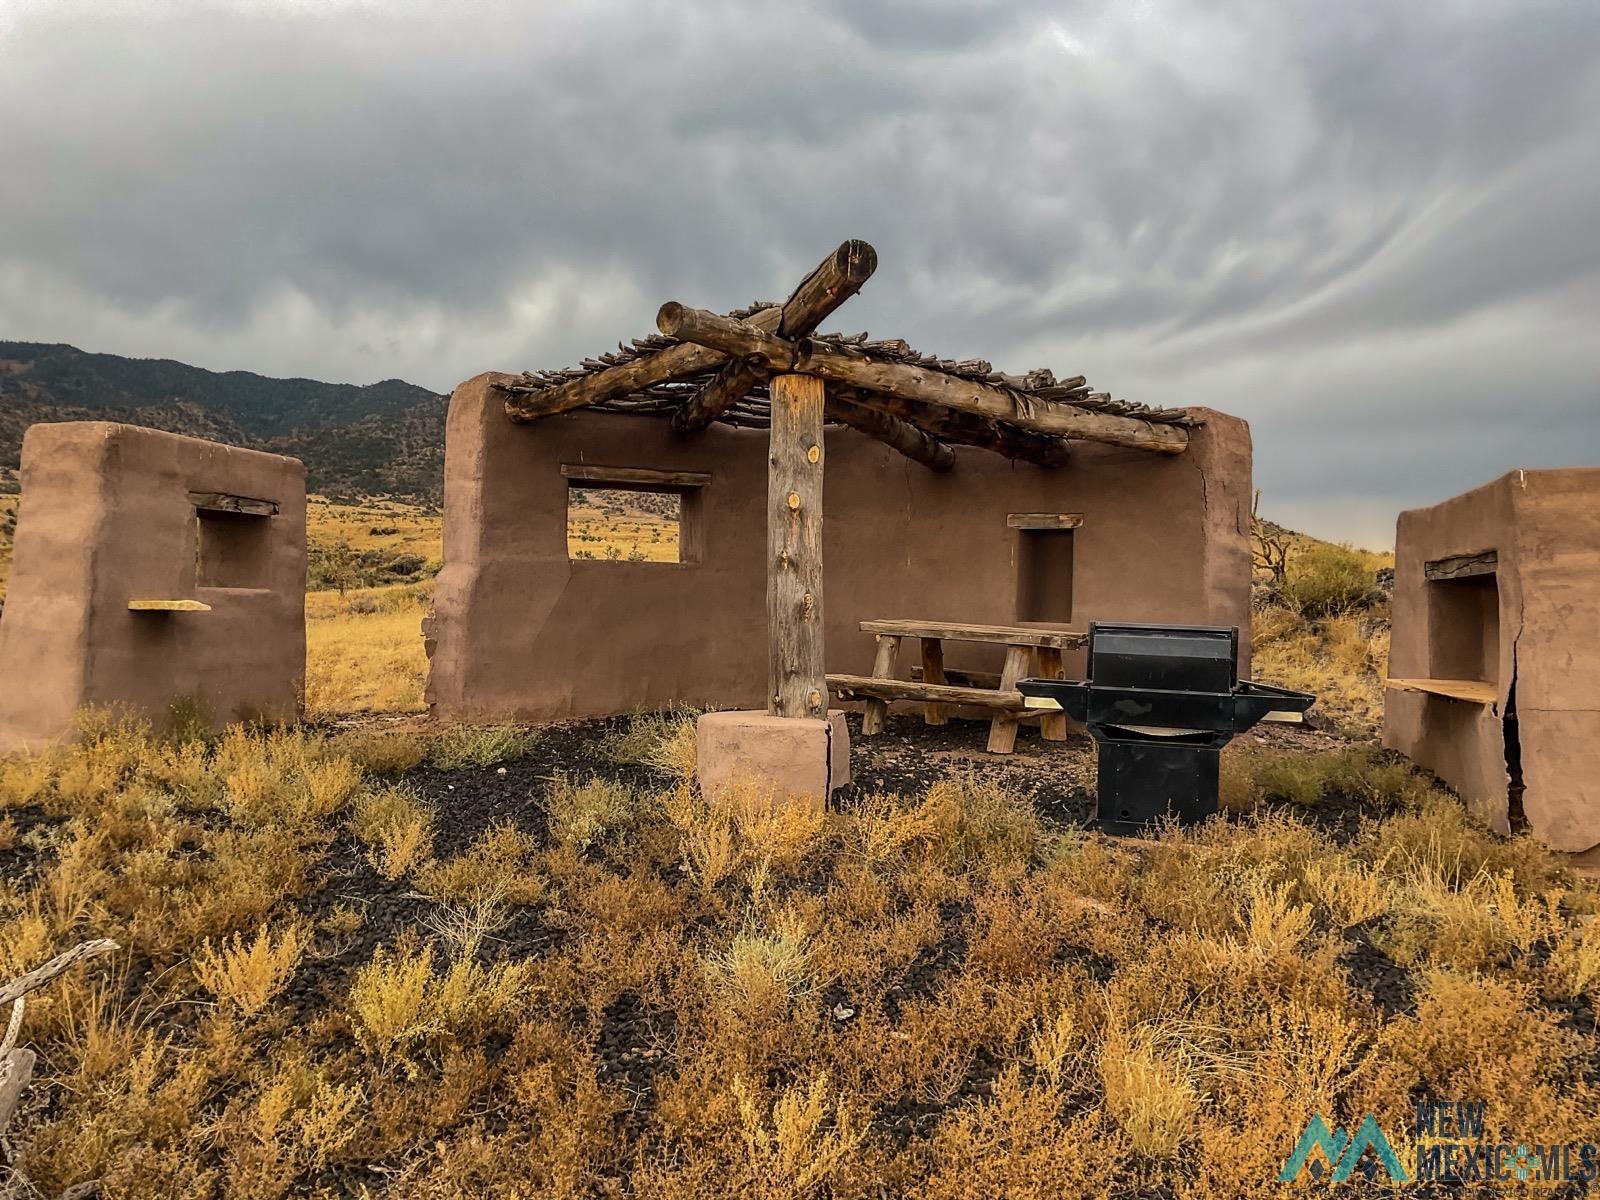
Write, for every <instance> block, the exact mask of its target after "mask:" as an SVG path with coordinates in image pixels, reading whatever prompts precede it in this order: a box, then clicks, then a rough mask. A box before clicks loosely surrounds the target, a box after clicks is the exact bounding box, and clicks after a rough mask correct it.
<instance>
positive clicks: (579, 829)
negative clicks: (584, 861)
mask: <svg viewBox="0 0 1600 1200" xmlns="http://www.w3.org/2000/svg"><path fill="white" fill-rule="evenodd" d="M545 813H546V815H548V817H549V818H550V839H551V840H552V841H554V842H556V843H557V844H559V845H562V846H566V847H568V848H569V849H573V850H579V851H584V850H591V849H596V848H598V847H600V846H603V845H606V844H616V843H620V842H622V841H624V840H625V839H626V837H627V835H628V834H629V832H630V831H631V829H632V827H633V824H634V822H635V820H636V819H637V817H638V815H639V797H638V795H637V794H636V793H635V792H634V790H633V789H632V788H630V787H628V786H627V784H623V783H617V782H615V781H613V780H609V779H599V778H595V779H590V780H588V781H586V782H584V783H577V784H575V783H573V782H572V781H571V780H570V779H568V778H567V777H566V776H565V775H559V776H557V777H556V779H555V780H554V781H553V782H552V783H551V785H550V791H549V793H548V794H547V795H546V796H545Z"/></svg>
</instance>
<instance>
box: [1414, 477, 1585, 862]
mask: <svg viewBox="0 0 1600 1200" xmlns="http://www.w3.org/2000/svg"><path fill="white" fill-rule="evenodd" d="M1486 550H1493V551H1495V553H1496V555H1497V559H1498V561H1497V564H1496V569H1495V574H1494V581H1495V591H1496V592H1497V604H1495V606H1494V607H1495V608H1496V609H1497V613H1498V634H1497V637H1496V638H1495V643H1496V653H1494V654H1493V655H1492V658H1491V661H1492V662H1493V663H1494V678H1493V680H1492V682H1493V683H1494V684H1495V687H1496V700H1495V702H1494V703H1493V704H1483V705H1479V704H1473V703H1470V702H1466V701H1460V700H1451V699H1446V698H1444V697H1439V696H1433V695H1424V694H1420V693H1411V692H1402V691H1399V690H1396V689H1390V690H1389V691H1388V692H1387V693H1386V697H1385V703H1384V744H1385V745H1386V746H1390V747H1392V748H1394V749H1396V750H1399V751H1401V752H1402V753H1404V754H1407V755H1409V756H1410V757H1411V758H1413V759H1414V760H1415V761H1417V762H1419V763H1421V764H1422V765H1424V766H1426V767H1428V768H1430V769H1432V770H1433V771H1434V772H1436V773H1437V774H1438V775H1439V776H1440V777H1441V778H1442V779H1444V780H1445V781H1446V782H1447V783H1449V784H1450V785H1451V786H1452V787H1454V788H1455V789H1456V790H1457V791H1458V792H1459V793H1460V794H1461V796H1462V798H1463V799H1464V800H1466V801H1467V802H1468V803H1469V804H1471V805H1472V806H1473V808H1474V809H1475V810H1476V811H1478V812H1479V813H1480V814H1482V815H1483V816H1484V818H1485V819H1486V820H1488V821H1489V822H1490V823H1491V824H1492V825H1493V826H1494V827H1495V828H1497V829H1499V830H1501V831H1502V832H1505V831H1506V830H1507V829H1508V828H1509V813H1508V803H1507V788H1508V785H1509V782H1510V777H1509V773H1508V770H1507V765H1506V745H1505V730H1506V726H1505V717H1506V715H1507V713H1508V712H1509V711H1511V707H1512V704H1513V702H1514V704H1515V713H1516V717H1517V720H1516V725H1515V730H1516V735H1517V741H1518V743H1519V746H1520V762H1521V770H1522V781H1523V786H1524V789H1525V790H1524V793H1523V797H1522V807H1523V813H1524V815H1525V816H1526V818H1527V822H1528V826H1529V828H1530V829H1531V830H1532V831H1533V832H1534V833H1535V834H1536V835H1537V836H1538V837H1539V838H1540V839H1541V840H1543V841H1544V842H1546V843H1547V844H1548V845H1550V846H1551V847H1553V848H1555V849H1557V850H1565V851H1572V852H1577V851H1582V850H1587V849H1589V848H1590V847H1593V846H1595V845H1596V844H1600V469H1572V470H1554V471H1513V472H1511V473H1510V474H1507V475H1505V476H1502V477H1501V478H1500V479H1497V480H1495V481H1494V482H1493V483H1490V484H1487V485H1485V486H1483V487H1480V488H1476V489H1474V490H1473V491H1470V492H1466V493H1464V494H1462V495H1460V496H1457V497H1454V498H1453V499H1450V500H1446V501H1445V502H1443V503H1442V504H1436V505H1433V506H1432V507H1430V508H1421V509H1413V510H1411V511H1408V512H1404V513H1401V514H1400V518H1399V522H1398V525H1397V527H1396V535H1395V590H1394V627H1393V635H1392V641H1391V645H1390V664H1389V674H1390V677H1391V678H1422V679H1425V678H1430V677H1435V676H1434V672H1436V671H1440V672H1442V671H1443V670H1446V669H1448V668H1449V666H1450V664H1452V663H1457V662H1460V661H1463V655H1470V645H1471V643H1472V641H1473V634H1472V631H1470V630H1464V629H1462V628H1459V626H1461V625H1465V624H1468V622H1467V621H1465V620H1463V619H1462V618H1461V616H1460V614H1461V613H1464V612H1468V611H1470V607H1467V608H1462V607H1450V606H1441V604H1440V603H1439V599H1438V595H1439V590H1440V589H1441V588H1454V587H1457V586H1459V585H1457V584H1454V583H1445V584H1438V583H1433V584H1430V583H1429V582H1428V581H1427V580H1426V579H1425V578H1424V567H1425V564H1427V563H1428V562H1431V561H1434V560H1437V559H1442V558H1451V557H1455V556H1458V555H1469V554H1477V553H1481V552H1483V551H1486ZM1452 625H1454V626H1458V627H1457V628H1452V627H1451V626H1452Z"/></svg>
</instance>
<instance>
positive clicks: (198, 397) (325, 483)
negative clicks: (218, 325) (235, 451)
mask: <svg viewBox="0 0 1600 1200" xmlns="http://www.w3.org/2000/svg"><path fill="white" fill-rule="evenodd" d="M445 403H446V397H444V396H440V395H438V394H436V393H434V392H430V391H428V390H427V389H426V388H422V387H418V386H417V385H415V384H411V383H406V382H405V381H404V380H400V379H385V380H383V381H382V382H381V383H373V384H368V385H366V386H365V387H358V386H356V385H354V384H347V383H318V382H317V381H316V380H312V379H268V378H267V377H265V376H262V375H253V374H251V373H250V372H248V371H226V372H221V373H218V372H216V371H207V370H203V369H202V368H200V367H191V366H189V365H188V364H186V363H180V362H173V361H171V360H170V359H155V358H123V357H121V356H119V355H116V354H88V353H85V352H84V351H82V350H79V349H77V348H76V347H73V346H60V345H47V344H42V343H34V342H0V469H4V468H15V467H16V466H17V464H18V459H19V456H20V454H21V449H22V434H23V431H24V430H25V429H27V427H28V426H29V425H32V424H33V423H34V422H36V421H84V420H88V421H128V422H131V423H132V424H135V425H148V426H150V427H152V428H154V429H165V430H168V431H170V432H173V433H186V434H190V435H192V436H194V437H203V438H210V439H212V440H214V441H219V442H230V443H232V444H234V445H238V446H250V447H253V448H255V449H258V450H272V451H275V452H277V453H280V454H292V455H294V456H295V457H296V458H299V459H301V460H303V461H304V462H305V464H306V473H307V477H308V479H307V482H308V486H309V487H310V489H311V490H312V491H314V492H321V493H322V494H324V495H327V496H337V497H354V496H359V495H373V494H385V495H392V496H398V497H405V498H408V499H415V500H423V501H432V502H435V503H437V502H438V501H439V499H440V498H441V495H442V491H443V476H444V416H445Z"/></svg>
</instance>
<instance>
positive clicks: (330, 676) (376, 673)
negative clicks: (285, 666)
mask: <svg viewBox="0 0 1600 1200" xmlns="http://www.w3.org/2000/svg"><path fill="white" fill-rule="evenodd" d="M431 590H432V589H431V586H422V585H411V584H407V585H402V586H399V587H388V588H363V589H361V590H358V591H350V592H346V593H345V594H344V595H343V596H341V595H339V593H338V592H311V593H309V594H308V595H307V596H306V712H307V713H308V714H311V715H314V716H325V715H329V714H335V713H352V712H419V711H421V710H422V709H423V707H424V704H423V700H422V690H423V687H424V686H425V685H426V683H427V676H428V657H427V654H426V653H425V652H424V651H423V646H422V618H423V617H424V616H426V615H427V606H428V599H429V596H430V595H431Z"/></svg>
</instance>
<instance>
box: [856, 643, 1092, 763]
mask: <svg viewBox="0 0 1600 1200" xmlns="http://www.w3.org/2000/svg"><path fill="white" fill-rule="evenodd" d="M861 631H862V632H863V633H870V634H872V635H873V636H875V637H876V638H877V639H878V653H877V657H876V658H875V660H874V661H873V664H872V674H871V675H829V676H828V677H827V678H828V690H829V692H831V693H832V694H834V695H836V696H841V697H853V698H860V699H862V700H865V701H866V713H865V715H864V716H863V717H862V719H861V732H862V734H863V735H866V736H871V735H872V734H875V733H881V732H882V731H883V722H884V717H885V716H886V715H887V714H888V711H889V702H890V701H892V700H920V701H922V719H923V720H924V721H925V722H927V723H928V724H929V725H943V724H945V722H946V721H947V720H948V719H949V717H948V715H947V714H946V711H945V710H946V708H947V707H948V706H950V705H966V706H970V707H975V708H985V709H992V710H993V711H994V717H993V719H992V720H991V721H990V722H989V751H990V753H992V754H1010V753H1011V751H1012V748H1013V747H1014V746H1015V745H1016V742H1017V724H1018V722H1019V721H1022V720H1026V719H1030V718H1031V716H1032V715H1033V714H1032V713H1026V712H1025V710H1026V703H1025V701H1024V699H1023V695H1022V693H1021V692H1019V691H1017V680H1019V679H1023V678H1025V677H1027V676H1028V674H1029V673H1030V667H1031V670H1032V674H1033V675H1034V676H1036V677H1038V678H1042V679H1061V678H1063V677H1064V674H1063V668H1062V662H1061V652H1062V651H1063V650H1071V649H1076V648H1077V647H1079V646H1082V645H1083V644H1084V643H1085V642H1086V641H1087V640H1088V636H1087V635H1086V634H1084V633H1080V632H1078V631H1077V630H1068V629H1038V628H1031V629H1030V628H1025V627H1022V626H1016V625H960V624H953V623H951V622H948V621H907V620H882V621H862V622H861ZM905 638H916V639H918V641H919V642H920V643H921V649H922V678H921V679H920V680H915V679H900V678H898V677H897V676H896V674H895V672H896V668H897V666H898V664H899V660H900V643H901V641H902V640H903V639H905ZM946 642H984V643H989V644H991V645H1002V646H1004V647H1005V648H1006V659H1005V666H1004V667H1003V668H1002V669H1001V671H1000V675H999V677H998V678H997V679H996V678H995V677H994V676H989V677H987V678H981V677H978V676H975V675H973V674H972V673H969V672H955V671H951V672H948V673H947V672H946V671H945V666H944V644H945V643H946ZM947 674H948V676H950V677H952V678H954V677H959V678H961V679H965V680H967V683H966V684H959V683H955V682H952V681H951V679H950V678H947ZM991 679H993V680H994V686H986V685H987V684H988V683H989V680H991ZM1038 715H1039V733H1040V736H1041V737H1043V738H1045V739H1046V740H1047V741H1052V742H1059V741H1065V740H1066V736H1067V717H1066V714H1065V713H1061V712H1040V713H1039V714H1038Z"/></svg>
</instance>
